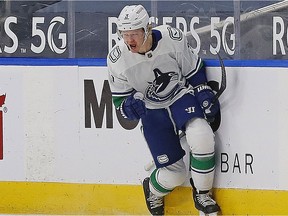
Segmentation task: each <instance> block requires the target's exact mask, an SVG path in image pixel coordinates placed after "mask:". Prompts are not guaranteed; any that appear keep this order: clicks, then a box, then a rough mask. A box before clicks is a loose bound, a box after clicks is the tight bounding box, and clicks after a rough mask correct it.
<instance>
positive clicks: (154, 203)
mask: <svg viewBox="0 0 288 216" xmlns="http://www.w3.org/2000/svg"><path fill="white" fill-rule="evenodd" d="M149 181H150V178H149V177H147V178H145V179H144V181H143V190H144V195H145V200H146V205H147V208H148V210H149V211H150V213H151V214H152V215H164V198H163V197H157V196H156V195H154V194H152V193H151V191H150V189H149Z"/></svg>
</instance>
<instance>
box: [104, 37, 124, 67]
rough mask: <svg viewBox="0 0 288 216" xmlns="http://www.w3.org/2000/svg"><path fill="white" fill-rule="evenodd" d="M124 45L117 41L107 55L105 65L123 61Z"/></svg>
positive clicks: (121, 41)
mask: <svg viewBox="0 0 288 216" xmlns="http://www.w3.org/2000/svg"><path fill="white" fill-rule="evenodd" d="M124 48H125V43H124V42H123V40H120V41H118V42H117V43H116V44H115V45H114V46H113V48H112V49H111V51H110V52H109V53H108V55H107V63H108V64H110V63H112V64H115V63H117V62H119V61H121V59H123V55H125V52H124Z"/></svg>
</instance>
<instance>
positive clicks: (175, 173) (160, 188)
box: [143, 159, 187, 215]
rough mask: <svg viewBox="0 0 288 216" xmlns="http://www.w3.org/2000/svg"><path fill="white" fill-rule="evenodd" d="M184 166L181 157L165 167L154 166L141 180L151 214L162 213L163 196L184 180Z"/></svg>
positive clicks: (185, 173)
mask: <svg viewBox="0 0 288 216" xmlns="http://www.w3.org/2000/svg"><path fill="white" fill-rule="evenodd" d="M186 175H187V172H186V167H185V164H184V162H183V160H182V159H180V160H179V161H177V162H176V163H174V164H171V165H169V166H167V167H162V168H156V169H155V170H154V171H153V172H152V174H151V175H150V177H147V178H145V179H144V181H143V190H144V194H145V198H146V205H147V208H148V209H149V211H150V213H151V214H152V215H163V214H164V196H166V195H167V194H169V193H170V192H172V191H173V189H174V188H175V187H177V186H179V185H181V184H183V183H184V182H185V180H186V177H187V176H186Z"/></svg>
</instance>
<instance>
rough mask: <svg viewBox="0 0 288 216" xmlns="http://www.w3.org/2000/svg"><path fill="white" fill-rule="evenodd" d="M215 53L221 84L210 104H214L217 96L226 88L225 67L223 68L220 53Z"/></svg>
mask: <svg viewBox="0 0 288 216" xmlns="http://www.w3.org/2000/svg"><path fill="white" fill-rule="evenodd" d="M217 55H218V58H219V62H220V66H221V85H220V88H219V91H218V92H217V93H216V95H215V96H214V98H213V100H212V104H214V103H215V102H216V100H218V98H219V97H220V96H221V95H222V93H223V92H224V91H225V89H226V69H225V66H224V63H223V60H222V58H221V56H220V54H219V53H217Z"/></svg>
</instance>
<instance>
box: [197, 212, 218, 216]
mask: <svg viewBox="0 0 288 216" xmlns="http://www.w3.org/2000/svg"><path fill="white" fill-rule="evenodd" d="M199 216H217V212H213V213H209V214H205V213H204V212H202V211H199Z"/></svg>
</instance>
